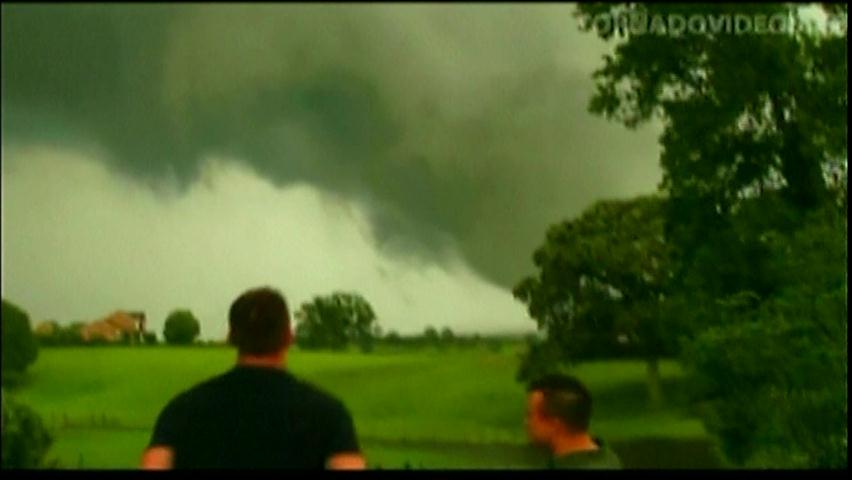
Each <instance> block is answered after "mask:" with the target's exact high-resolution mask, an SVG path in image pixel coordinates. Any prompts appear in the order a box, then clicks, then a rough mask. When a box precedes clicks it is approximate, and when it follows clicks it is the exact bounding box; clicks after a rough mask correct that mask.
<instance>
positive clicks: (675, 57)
mask: <svg viewBox="0 0 852 480" xmlns="http://www.w3.org/2000/svg"><path fill="white" fill-rule="evenodd" d="M798 8H799V7H798V6H796V5H793V4H715V5H704V4H702V5H698V4H584V5H581V6H579V7H578V11H577V12H578V16H579V17H580V18H581V23H582V24H583V28H586V29H588V28H591V26H592V24H591V23H587V22H586V20H588V19H589V18H590V17H588V15H594V14H599V13H604V12H606V13H610V14H614V15H616V16H617V15H618V14H620V13H632V14H637V13H642V14H646V15H649V16H652V15H657V14H659V15H663V16H665V15H667V14H669V13H679V14H683V15H689V14H692V13H698V14H702V15H708V14H710V15H720V14H734V13H747V14H765V15H767V16H768V15H771V14H773V13H782V14H790V15H792V16H796V15H797V9H798ZM824 9H825V10H826V13H827V14H828V15H829V16H830V17H836V18H837V19H839V20H840V21H841V22H842V23H844V24H845V23H846V12H847V7H846V6H845V5H842V6H831V7H824ZM597 33H598V34H599V36H601V37H602V38H603V39H604V40H614V39H616V36H614V35H612V34H610V33H611V32H610V33H606V32H597ZM847 48H848V46H847V39H846V33H845V32H844V33H842V34H840V35H825V34H821V33H815V32H805V31H798V32H797V33H796V34H793V35H751V34H741V35H729V34H710V33H706V34H688V35H681V36H677V35H630V36H626V37H620V39H619V40H617V41H616V45H615V46H614V49H613V50H612V53H610V54H607V55H606V56H605V57H604V65H603V66H602V67H601V68H600V69H599V70H598V71H597V72H596V73H595V75H594V78H595V81H596V83H597V92H596V94H595V95H594V97H593V98H592V99H591V102H590V110H591V111H592V112H593V113H597V114H600V115H602V116H604V117H606V118H610V119H613V120H616V121H619V122H622V123H624V124H625V125H626V126H628V127H630V128H633V127H636V126H637V125H639V124H640V123H643V122H646V121H649V120H651V119H653V118H656V119H659V120H662V123H663V127H664V131H663V135H662V136H661V145H662V147H663V153H662V157H661V165H662V167H663V182H662V184H661V189H662V190H663V191H664V192H665V194H666V195H667V198H668V201H667V207H666V209H665V217H666V219H665V222H666V223H665V229H664V230H665V238H666V240H667V242H668V243H669V244H670V247H671V249H672V253H673V256H674V258H676V260H677V261H676V262H675V264H674V266H675V268H674V275H673V277H672V281H671V282H670V285H669V289H668V290H669V295H667V297H666V300H665V302H664V303H663V304H662V305H661V306H660V309H659V312H660V317H661V318H662V319H664V320H663V322H664V324H666V325H667V326H668V327H669V328H672V329H674V330H678V331H681V332H683V333H684V334H685V335H683V337H682V338H683V340H684V341H683V343H682V346H683V359H684V361H685V362H686V364H687V365H688V367H689V372H690V374H691V375H692V378H693V380H694V384H693V386H694V390H693V394H694V397H695V399H696V400H698V401H699V402H700V410H701V412H702V414H703V416H704V418H705V421H706V423H707V425H708V427H709V428H710V429H711V430H712V431H713V432H714V433H715V434H716V435H718V436H719V438H720V440H721V443H722V449H723V450H724V452H725V453H726V455H727V457H728V459H729V460H730V461H731V462H732V463H734V464H737V465H750V466H776V467H777V466H790V467H814V466H845V465H846V462H847V460H846V453H845V450H846V438H847V431H846V427H845V425H846V420H847V411H846V406H845V405H846V393H845V385H846V362H847V350H846V343H845V339H846V328H847V327H846V303H845V298H846V289H847V287H846V271H845V265H846V250H845V242H846V237H845V232H846V212H847V209H846V198H847V197H846V195H847V194H846V191H847V190H846V183H847V168H846V163H847V161H846V156H847V120H846V118H847V110H848V101H847V77H848V73H847V61H846V57H847ZM743 60H746V61H743Z"/></svg>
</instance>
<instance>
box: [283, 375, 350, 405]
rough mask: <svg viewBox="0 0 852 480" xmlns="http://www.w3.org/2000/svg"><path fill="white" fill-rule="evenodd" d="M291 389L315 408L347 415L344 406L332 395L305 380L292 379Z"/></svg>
mask: <svg viewBox="0 0 852 480" xmlns="http://www.w3.org/2000/svg"><path fill="white" fill-rule="evenodd" d="M292 379H293V388H294V389H295V390H297V391H298V392H299V394H300V395H302V396H303V398H304V399H305V400H306V401H307V402H308V403H309V404H311V405H313V406H315V407H317V408H325V409H331V410H336V411H339V412H343V413H347V414H348V411H347V410H346V406H345V405H344V404H343V402H342V401H341V400H340V399H339V398H337V396H336V395H334V394H333V393H331V392H329V391H327V390H325V389H324V388H322V387H320V386H318V385H315V384H313V383H311V382H308V381H307V380H303V379H301V378H298V377H292Z"/></svg>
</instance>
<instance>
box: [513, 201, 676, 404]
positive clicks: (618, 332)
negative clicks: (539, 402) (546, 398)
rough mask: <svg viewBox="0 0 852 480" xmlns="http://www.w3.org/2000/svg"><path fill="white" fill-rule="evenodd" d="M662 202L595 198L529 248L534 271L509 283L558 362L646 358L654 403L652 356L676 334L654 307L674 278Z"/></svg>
mask: <svg viewBox="0 0 852 480" xmlns="http://www.w3.org/2000/svg"><path fill="white" fill-rule="evenodd" d="M664 206H665V202H664V199H663V198H661V197H658V196H643V197H638V198H635V199H632V200H609V201H600V202H597V203H596V204H594V205H593V206H592V207H590V208H589V209H587V210H586V211H585V212H583V213H582V214H581V215H580V216H579V217H578V218H576V219H572V220H566V221H564V222H561V223H558V224H556V225H553V226H551V227H550V229H549V230H548V232H547V236H546V239H545V242H544V245H542V246H541V247H539V248H538V249H537V250H536V251H535V253H534V254H533V261H534V263H535V265H536V268H537V270H538V273H537V274H536V275H535V276H530V277H527V278H525V279H523V280H522V281H521V282H520V283H519V284H518V285H517V286H516V287H515V289H514V294H515V296H516V297H517V298H518V299H519V300H521V301H523V302H524V303H525V304H526V305H527V307H528V310H529V313H530V316H531V317H533V318H534V319H535V320H536V322H537V323H538V327H539V329H540V330H542V331H543V332H544V333H545V334H546V336H547V341H548V342H552V343H553V345H554V347H556V351H558V352H561V355H559V356H560V357H561V359H562V360H563V361H578V360H583V359H589V358H596V357H612V356H634V357H637V358H642V359H644V360H646V361H647V364H648V380H649V383H648V386H649V396H650V399H651V401H652V403H654V404H659V403H660V401H661V390H660V382H659V369H658V360H659V359H660V357H663V356H671V355H673V353H674V352H675V351H676V345H677V341H676V340H677V335H678V330H677V329H676V328H674V326H673V325H664V324H663V322H664V320H665V319H664V317H663V316H662V315H661V313H660V309H661V305H662V302H663V301H664V299H665V296H666V293H667V292H666V288H667V284H668V282H669V280H670V277H671V276H672V265H671V254H670V252H669V247H668V245H667V244H666V242H665V238H664V232H663V221H664ZM551 350H553V349H552V348H548V347H544V346H541V347H538V350H536V351H535V352H532V351H531V352H530V354H531V355H543V353H544V352H548V351H551ZM541 358H542V359H543V361H551V359H552V355H544V356H542V357H541ZM545 367H546V366H545ZM529 373H532V372H529Z"/></svg>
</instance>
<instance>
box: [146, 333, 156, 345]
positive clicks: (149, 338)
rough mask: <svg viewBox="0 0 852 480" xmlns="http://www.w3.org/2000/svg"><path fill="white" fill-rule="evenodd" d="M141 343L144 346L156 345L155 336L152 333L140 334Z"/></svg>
mask: <svg viewBox="0 0 852 480" xmlns="http://www.w3.org/2000/svg"><path fill="white" fill-rule="evenodd" d="M142 342H143V343H144V344H145V345H156V344H157V334H156V333H154V332H145V333H143V334H142Z"/></svg>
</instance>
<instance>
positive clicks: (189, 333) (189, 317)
mask: <svg viewBox="0 0 852 480" xmlns="http://www.w3.org/2000/svg"><path fill="white" fill-rule="evenodd" d="M200 333H201V324H200V323H199V322H198V319H197V318H195V315H193V314H192V312H190V311H189V310H175V311H173V312H172V313H170V314H169V316H168V317H166V323H165V325H164V326H163V339H164V340H165V341H166V343H169V344H172V345H189V344H191V343H192V342H194V341H195V339H196V338H197V337H198V335H199V334H200Z"/></svg>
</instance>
